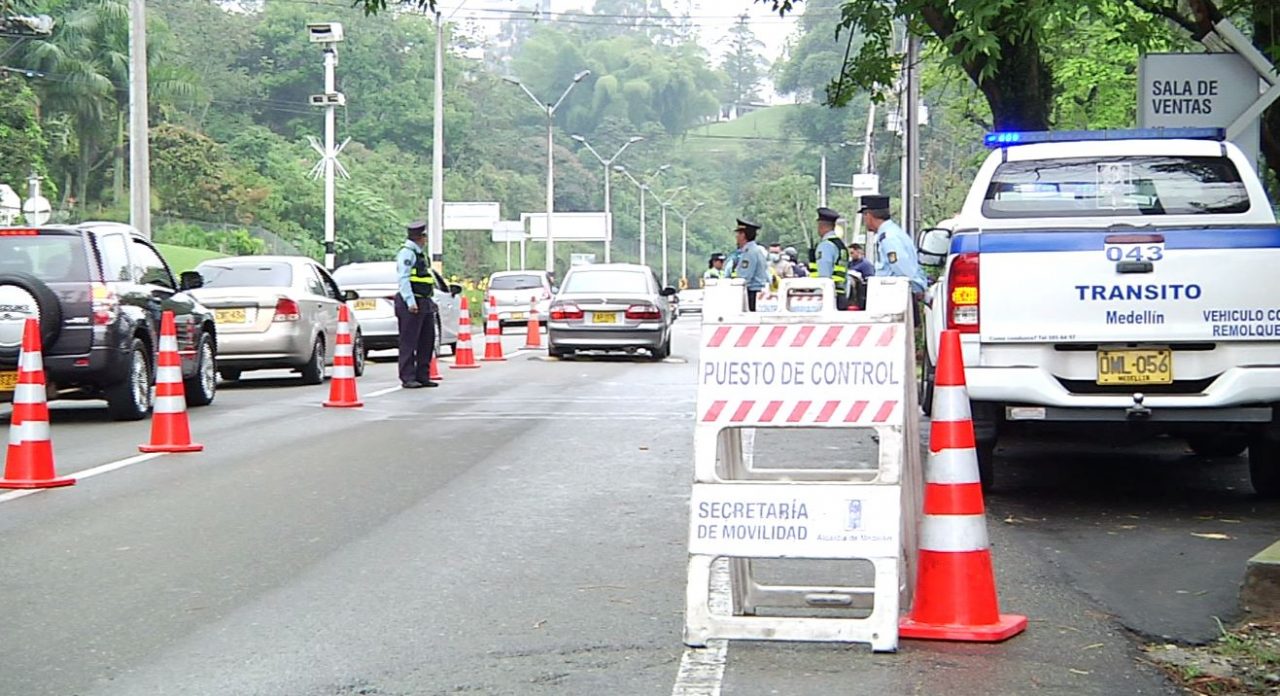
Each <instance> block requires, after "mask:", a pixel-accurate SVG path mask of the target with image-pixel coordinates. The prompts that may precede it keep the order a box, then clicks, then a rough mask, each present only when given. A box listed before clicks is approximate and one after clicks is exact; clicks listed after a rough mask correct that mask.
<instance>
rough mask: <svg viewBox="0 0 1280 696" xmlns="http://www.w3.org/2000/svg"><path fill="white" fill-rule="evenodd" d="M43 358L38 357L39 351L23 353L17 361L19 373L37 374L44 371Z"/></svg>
mask: <svg viewBox="0 0 1280 696" xmlns="http://www.w3.org/2000/svg"><path fill="white" fill-rule="evenodd" d="M43 360H44V358H43V357H42V356H41V355H40V351H38V350H33V351H31V352H30V353H28V352H26V351H23V352H22V357H21V358H19V359H18V371H19V372H39V371H40V370H42V369H44V365H43V363H42V361H43Z"/></svg>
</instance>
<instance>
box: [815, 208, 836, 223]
mask: <svg viewBox="0 0 1280 696" xmlns="http://www.w3.org/2000/svg"><path fill="white" fill-rule="evenodd" d="M839 219H840V213H837V212H836V211H834V210H832V209H830V208H818V221H819V222H830V223H832V224H834V223H835V222H836V220H839Z"/></svg>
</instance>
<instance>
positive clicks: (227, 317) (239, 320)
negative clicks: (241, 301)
mask: <svg viewBox="0 0 1280 696" xmlns="http://www.w3.org/2000/svg"><path fill="white" fill-rule="evenodd" d="M213 320H214V321H216V322H218V323H219V324H243V323H245V322H247V321H249V315H248V314H246V313H245V311H244V309H215V310H213Z"/></svg>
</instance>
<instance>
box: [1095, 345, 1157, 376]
mask: <svg viewBox="0 0 1280 696" xmlns="http://www.w3.org/2000/svg"><path fill="white" fill-rule="evenodd" d="M1098 384H1173V351H1171V350H1169V349H1168V348H1158V349H1143V350H1099V351H1098Z"/></svg>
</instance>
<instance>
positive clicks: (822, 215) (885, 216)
mask: <svg viewBox="0 0 1280 696" xmlns="http://www.w3.org/2000/svg"><path fill="white" fill-rule="evenodd" d="M860 203H861V207H860V208H859V209H858V214H859V215H861V216H862V224H863V226H865V227H866V228H867V229H868V230H869V231H870V233H871V234H874V235H875V242H876V243H875V256H876V258H875V264H874V265H872V264H871V263H870V262H869V261H867V259H866V257H865V251H864V249H863V247H862V245H861V244H845V242H844V240H843V239H841V238H840V234H839V232H838V230H837V228H836V225H837V223H838V222H839V221H840V214H839V213H837V212H836V211H834V210H832V209H831V208H818V237H819V241H818V243H817V244H816V245H815V246H814V247H812V248H811V249H809V263H808V264H807V265H802V264H800V263H798V262H797V259H796V255H795V250H794V249H792V248H790V247H788V248H787V249H786V250H782V249H781V246H780V245H777V244H774V245H771V247H770V251H769V252H767V253H766V251H765V249H764V247H762V246H761V245H760V244H759V243H757V242H756V237H757V236H758V235H759V233H760V225H757V224H756V223H754V222H749V221H747V220H742V219H739V220H738V227H737V229H736V230H735V233H736V235H737V244H738V248H737V249H736V250H735V251H734V252H733V253H732V254H731V255H726V254H719V253H718V254H713V255H712V256H711V259H710V261H709V263H708V268H707V270H706V272H705V273H703V274H702V277H703V279H704V280H712V279H721V278H742V279H743V281H744V284H745V285H746V289H747V308H748V309H750V310H751V311H753V312H754V311H756V304H757V302H758V300H759V298H760V297H761V296H762V295H767V294H768V293H769V292H770V290H771V289H776V287H777V282H776V280H777V279H780V278H793V277H806V276H807V277H816V278H830V279H831V280H832V282H833V283H834V284H835V288H836V306H837V308H838V309H840V310H842V311H843V310H845V309H848V308H849V307H850V306H854V307H856V308H861V307H862V306H863V305H864V303H865V288H866V282H867V280H868V279H869V278H870V277H871V276H873V275H878V276H882V277H884V276H897V277H901V278H906V279H907V280H908V282H910V284H911V291H912V294H913V295H915V298H916V299H917V300H920V299H922V298H923V297H924V292H925V288H926V286H927V284H928V280H927V279H926V278H925V274H924V269H922V268H921V267H920V259H919V257H918V256H917V254H916V245H915V244H914V243H913V242H912V241H911V238H910V237H909V236H907V233H906V232H905V231H904V230H903V229H902V226H901V225H899V224H898V223H896V222H894V221H893V219H892V217H891V216H890V213H889V197H888V196H863V197H862V198H861V201H860Z"/></svg>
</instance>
